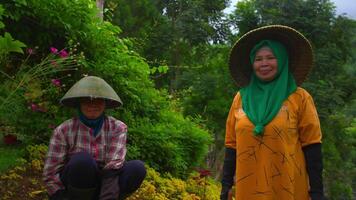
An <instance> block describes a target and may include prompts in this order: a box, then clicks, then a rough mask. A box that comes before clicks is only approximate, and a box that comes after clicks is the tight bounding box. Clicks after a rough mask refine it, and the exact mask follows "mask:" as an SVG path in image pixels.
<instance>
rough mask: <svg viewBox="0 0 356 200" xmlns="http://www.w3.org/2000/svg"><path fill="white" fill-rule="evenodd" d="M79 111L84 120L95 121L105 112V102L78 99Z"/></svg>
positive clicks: (102, 100)
mask: <svg viewBox="0 0 356 200" xmlns="http://www.w3.org/2000/svg"><path fill="white" fill-rule="evenodd" d="M80 110H81V111H82V113H83V114H84V116H85V117H86V118H88V119H96V118H98V117H100V115H101V114H102V113H103V112H104V110H105V100H104V99H91V98H82V99H80Z"/></svg>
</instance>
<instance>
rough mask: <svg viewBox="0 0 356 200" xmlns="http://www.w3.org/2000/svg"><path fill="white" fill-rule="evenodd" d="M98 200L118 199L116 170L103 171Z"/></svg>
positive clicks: (117, 175) (118, 189)
mask: <svg viewBox="0 0 356 200" xmlns="http://www.w3.org/2000/svg"><path fill="white" fill-rule="evenodd" d="M101 178H102V179H101V188H100V197H99V199H100V200H118V199H119V193H120V188H119V174H118V170H115V169H111V170H103V171H102V177H101Z"/></svg>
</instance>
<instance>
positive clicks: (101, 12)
mask: <svg viewBox="0 0 356 200" xmlns="http://www.w3.org/2000/svg"><path fill="white" fill-rule="evenodd" d="M104 4H105V0H96V7H97V8H98V10H99V13H98V17H99V18H100V19H101V20H103V19H104Z"/></svg>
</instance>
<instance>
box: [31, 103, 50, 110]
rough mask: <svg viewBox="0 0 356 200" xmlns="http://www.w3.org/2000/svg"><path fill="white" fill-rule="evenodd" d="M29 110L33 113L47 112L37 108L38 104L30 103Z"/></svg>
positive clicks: (42, 108)
mask: <svg viewBox="0 0 356 200" xmlns="http://www.w3.org/2000/svg"><path fill="white" fill-rule="evenodd" d="M30 109H31V110H32V111H33V112H47V109H46V108H44V107H42V106H39V105H38V104H35V103H31V105H30Z"/></svg>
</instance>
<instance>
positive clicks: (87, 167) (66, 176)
mask: <svg viewBox="0 0 356 200" xmlns="http://www.w3.org/2000/svg"><path fill="white" fill-rule="evenodd" d="M118 174H119V182H118V183H117V184H119V188H120V199H123V198H122V197H126V196H128V195H129V194H131V193H133V192H134V191H136V190H137V189H138V188H139V187H140V185H141V183H142V181H143V179H144V178H145V176H146V169H145V166H144V164H143V162H142V161H140V160H131V161H126V162H124V165H123V166H122V167H121V168H120V169H119V170H118ZM60 177H61V181H62V182H63V184H64V185H65V187H66V188H68V186H69V185H70V186H71V187H74V188H79V189H84V188H97V195H99V194H98V193H99V191H100V183H101V176H100V169H99V167H98V165H97V163H96V161H95V160H94V159H93V158H92V157H91V156H90V155H89V154H88V153H87V152H80V153H76V154H74V155H72V156H71V158H70V160H69V162H68V163H67V164H66V166H65V167H64V169H63V171H62V172H61V176H60Z"/></svg>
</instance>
